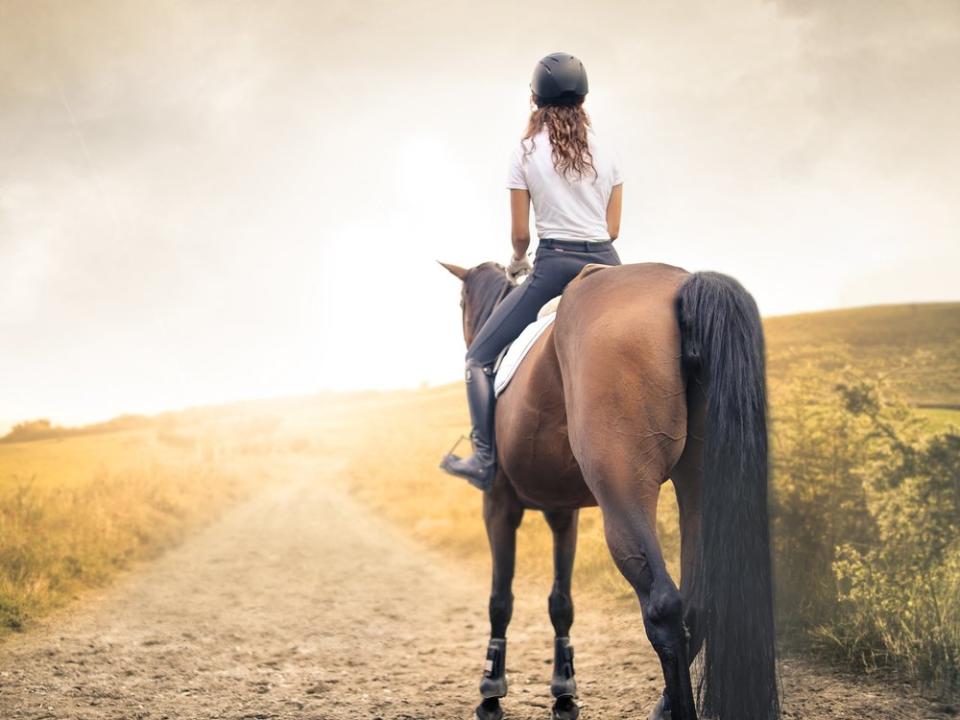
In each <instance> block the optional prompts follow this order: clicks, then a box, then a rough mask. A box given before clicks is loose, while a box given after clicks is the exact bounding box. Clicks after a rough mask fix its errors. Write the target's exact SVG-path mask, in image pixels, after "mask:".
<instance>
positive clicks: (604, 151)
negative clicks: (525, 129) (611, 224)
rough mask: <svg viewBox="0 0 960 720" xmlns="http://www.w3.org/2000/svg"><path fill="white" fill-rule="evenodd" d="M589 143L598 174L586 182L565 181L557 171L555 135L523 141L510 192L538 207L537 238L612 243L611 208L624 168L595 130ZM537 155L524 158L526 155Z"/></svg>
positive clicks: (509, 181) (509, 183) (515, 159)
mask: <svg viewBox="0 0 960 720" xmlns="http://www.w3.org/2000/svg"><path fill="white" fill-rule="evenodd" d="M587 142H588V144H589V146H590V152H591V154H592V155H593V166H594V168H595V169H596V171H597V176H596V177H595V176H594V174H593V172H592V171H590V170H587V171H586V172H585V173H584V176H583V177H582V178H579V179H577V178H576V176H575V175H574V179H572V180H571V179H570V178H569V177H563V176H562V175H560V174H559V173H558V172H557V171H556V170H555V169H554V167H553V158H552V157H551V148H550V135H549V134H548V132H547V128H546V127H544V128H543V130H541V131H540V132H539V133H538V134H537V135H535V136H534V137H533V138H531V140H522V141H520V143H519V144H518V145H517V147H515V148H514V150H513V154H512V155H511V157H510V171H509V173H508V175H507V187H508V188H510V189H511V190H527V191H529V192H530V200H531V202H532V203H533V214H534V217H535V220H536V226H537V237H538V238H550V239H551V240H609V239H610V234H609V233H608V232H607V204H608V202H609V201H610V193H611V191H612V190H613V188H614V187H615V186H616V185H619V184H621V183H622V182H623V178H622V177H621V176H620V165H619V163H618V162H617V159H616V157H615V156H614V154H613V152H611V151H610V149H609V148H607V147H606V146H604V145H603V144H602V143H600V142H598V141H597V138H596V135H595V134H594V132H593V130H592V129H590V130H588V131H587ZM531 148H532V152H530V153H529V154H528V155H526V156H524V153H525V152H527V151H530V149H531Z"/></svg>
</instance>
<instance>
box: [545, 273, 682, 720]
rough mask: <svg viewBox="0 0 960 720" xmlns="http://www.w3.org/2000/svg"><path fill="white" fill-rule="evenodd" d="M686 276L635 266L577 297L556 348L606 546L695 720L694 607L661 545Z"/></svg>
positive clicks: (591, 280) (678, 719)
mask: <svg viewBox="0 0 960 720" xmlns="http://www.w3.org/2000/svg"><path fill="white" fill-rule="evenodd" d="M684 276H685V273H683V271H681V270H679V269H677V268H670V267H668V266H650V265H647V266H624V267H623V268H611V269H608V270H602V271H597V272H595V273H593V274H591V275H589V276H581V277H580V278H578V280H576V281H574V283H572V284H571V286H570V287H569V288H568V289H567V292H566V293H565V295H564V299H563V301H562V302H561V306H560V311H559V315H558V318H557V321H556V325H557V329H556V344H557V352H558V356H559V358H560V364H561V367H562V370H563V389H564V395H565V406H566V411H567V417H568V428H569V435H570V443H571V447H572V449H573V453H574V455H575V456H576V459H577V461H578V463H579V464H580V467H581V469H582V471H583V475H584V479H585V481H586V483H587V485H588V486H589V488H590V490H591V491H592V492H593V494H594V496H595V497H596V499H597V500H598V502H599V504H600V508H601V510H602V512H603V519H604V531H605V534H606V539H607V544H608V546H609V548H610V552H611V554H612V555H613V558H614V561H615V562H616V564H617V567H618V568H619V569H620V571H621V573H623V575H624V577H625V578H626V579H627V581H628V582H629V583H630V584H631V585H632V587H633V588H634V590H635V592H636V594H637V597H638V599H639V601H640V606H641V611H642V614H643V621H644V627H645V629H646V632H647V636H648V638H649V639H650V642H651V644H652V645H653V647H654V649H655V650H656V652H657V655H658V656H659V658H660V662H661V665H662V668H663V673H664V681H665V684H666V695H667V698H668V700H669V704H670V709H671V712H672V717H673V718H674V720H692V719H694V718H696V710H695V707H694V702H693V690H692V684H691V681H690V673H689V658H688V657H687V647H686V645H687V642H686V635H685V632H684V627H683V602H682V600H681V597H680V593H679V591H678V589H677V586H676V584H675V583H674V581H673V579H672V578H671V577H670V575H669V573H668V572H667V569H666V565H665V563H664V560H663V555H662V553H661V550H660V546H659V543H658V541H657V537H656V531H655V528H656V504H657V497H658V495H659V489H660V485H661V484H662V483H663V481H664V480H665V479H666V477H667V474H668V473H669V471H670V469H671V468H673V466H674V465H676V463H677V461H678V459H679V458H680V456H681V454H682V452H683V448H684V444H685V434H686V421H687V416H686V399H685V391H684V390H685V389H684V382H683V376H682V373H681V367H680V363H679V362H678V361H677V357H678V356H679V348H680V336H679V328H678V326H677V322H676V317H675V314H674V308H673V297H674V295H675V293H676V289H677V286H678V285H679V284H680V282H681V280H682V279H683V277H684Z"/></svg>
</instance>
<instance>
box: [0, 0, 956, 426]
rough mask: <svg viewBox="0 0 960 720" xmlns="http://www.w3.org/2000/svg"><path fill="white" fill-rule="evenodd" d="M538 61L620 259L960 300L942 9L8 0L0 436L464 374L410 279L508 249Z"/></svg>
mask: <svg viewBox="0 0 960 720" xmlns="http://www.w3.org/2000/svg"><path fill="white" fill-rule="evenodd" d="M548 10H549V11H550V12H549V13H548V12H547V11H548ZM545 18H546V19H545ZM534 38H535V39H534ZM556 50H566V51H569V52H573V53H574V54H577V55H578V56H580V57H581V58H582V59H583V61H584V63H585V65H586V67H587V70H588V73H589V76H590V81H591V94H590V96H589V97H588V100H587V108H588V110H589V112H590V113H591V116H592V118H593V121H594V124H595V127H596V129H597V132H598V133H602V134H603V135H604V136H606V137H607V138H609V140H610V142H611V143H612V144H613V145H614V146H615V147H616V148H617V149H618V151H619V155H620V157H621V161H622V165H623V167H624V175H625V185H624V205H625V207H624V219H623V229H622V233H621V238H620V239H619V240H618V241H617V247H618V250H619V252H620V254H621V256H622V258H623V259H624V261H625V262H641V261H646V260H653V261H662V262H669V263H672V264H676V265H682V266H684V267H687V268H688V269H691V270H697V269H715V270H720V271H722V272H726V273H728V274H731V275H733V276H735V277H737V278H738V279H739V280H740V281H741V282H743V284H744V285H745V286H746V287H747V288H748V289H749V290H750V291H751V292H752V293H753V294H754V296H755V297H756V298H757V301H758V303H759V305H760V308H761V311H762V312H763V314H764V315H766V316H772V315H784V314H793V313H797V312H809V311H816V310H825V309H835V308H841V307H852V306H862V305H874V304H890V303H902V302H935V301H951V300H956V299H960V289H958V286H957V282H956V273H957V268H958V266H960V242H958V235H960V202H958V200H960V197H958V188H960V138H958V134H957V132H956V128H957V127H960V76H958V74H957V72H956V70H957V68H958V67H960V6H958V5H957V4H956V3H952V2H948V1H945V2H933V1H931V2H914V3H898V2H880V3H877V2H870V3H867V2H866V1H865V0H864V1H862V2H851V3H849V4H843V5H842V6H837V5H835V4H832V3H825V2H824V3H819V4H816V5H813V4H806V3H796V2H792V1H789V2H764V3H754V2H738V3H724V4H723V7H722V9H721V8H720V7H718V6H717V5H715V4H710V3H699V2H687V3H682V4H680V5H677V4H675V3H667V2H650V3H643V4H636V3H625V2H623V3H621V2H606V3H595V4H589V5H584V6H582V7H579V8H576V9H573V10H559V9H557V6H555V5H554V4H550V3H541V2H531V3H527V4H523V5H521V6H516V5H514V4H512V3H506V2H494V3H492V4H488V5H485V6H484V8H483V9H482V10H481V9H477V8H476V6H475V5H472V4H465V3H447V2H443V3H441V2H434V1H430V0H420V1H419V2H414V3H409V4H403V5H397V4H395V3H390V2H386V1H385V0H383V1H376V2H368V3H363V4H351V3H324V4H322V5H318V6H307V5H305V4H301V3H294V2H289V3H271V4H270V6H269V7H266V6H263V5H261V4H259V3H253V2H229V3H228V2H210V3H204V4H203V5H199V4H187V3H176V2H165V3H157V4H146V3H143V4H133V3H131V4H119V3H111V2H89V3H84V4H83V7H82V8H81V7H80V6H79V5H72V4H66V3H58V2H42V3H41V2H17V1H14V2H9V1H8V2H6V3H4V5H3V6H2V8H0V96H2V99H3V100H2V103H0V147H2V155H0V157H2V158H3V162H2V163H0V324H2V326H0V327H2V332H3V337H4V340H5V342H4V346H5V351H4V352H3V353H2V354H0V378H2V379H0V431H2V430H4V429H5V426H6V425H8V424H11V423H13V422H16V421H20V420H25V419H33V418H40V417H47V418H50V419H51V420H52V421H54V422H55V423H58V424H80V423H87V422H92V421H98V420H104V419H108V418H110V417H114V416H116V415H118V414H121V413H125V412H136V413H148V414H152V413H156V412H160V411H164V410H169V409H175V408H181V407H188V406H196V405H209V404H218V403H223V402H230V401H236V400H244V399H253V398H266V397H276V396H288V395H304V394H310V393H314V392H318V391H321V390H325V389H330V390H353V389H366V388H369V389H389V388H400V387H406V388H410V387H417V386H419V385H421V384H422V383H425V382H426V383H429V384H432V385H436V384H442V383H446V382H451V381H455V380H457V379H458V378H459V377H460V376H461V367H462V356H463V341H462V338H461V335H460V325H459V308H458V305H457V298H458V287H457V283H456V281H455V280H454V278H452V277H451V276H450V275H448V274H447V273H445V272H444V271H443V270H442V269H440V268H439V267H438V266H437V265H436V263H435V262H434V261H435V260H444V261H447V262H453V263H457V264H461V265H465V266H468V265H472V264H476V263H478V262H481V261H484V260H498V261H500V262H503V261H504V260H505V259H506V257H507V255H508V253H509V239H508V228H509V223H508V216H507V193H506V191H505V189H504V180H505V174H506V167H507V158H508V155H509V151H510V148H511V147H512V144H513V143H514V142H515V141H516V139H517V138H518V136H519V134H520V132H521V131H522V129H523V125H524V123H525V120H526V115H527V111H528V105H527V96H528V90H527V82H528V79H529V74H530V72H531V70H532V68H533V64H534V62H535V61H536V60H537V58H539V57H540V56H541V55H543V54H546V53H547V52H552V51H556Z"/></svg>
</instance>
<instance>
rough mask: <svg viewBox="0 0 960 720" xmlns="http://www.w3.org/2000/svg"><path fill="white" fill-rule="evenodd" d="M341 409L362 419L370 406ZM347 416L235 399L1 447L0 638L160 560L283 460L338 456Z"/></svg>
mask: <svg viewBox="0 0 960 720" xmlns="http://www.w3.org/2000/svg"><path fill="white" fill-rule="evenodd" d="M348 404H349V406H350V407H352V408H357V409H359V410H361V411H362V410H363V409H364V408H365V407H366V406H367V405H368V404H369V398H366V397H365V396H362V395H358V396H354V397H351V398H350V401H349V403H348ZM343 408H344V404H343V402H342V400H341V399H337V398H335V397H309V398H297V399H289V400H278V401H270V402H259V403H243V404H236V405H232V406H227V407H216V408H198V409H194V410H188V411H184V412H179V413H168V414H165V415H162V416H159V417H156V418H152V419H150V421H149V422H148V423H138V424H140V425H142V426H143V427H140V428H139V429H136V430H127V431H116V430H110V431H105V432H99V433H87V432H81V433H78V432H75V431H73V430H70V431H67V432H65V433H63V436H62V437H52V438H51V437H46V436H48V435H50V434H51V432H50V430H49V429H46V428H44V427H41V428H40V435H41V436H42V437H45V438H46V439H38V440H34V441H21V442H0V635H2V634H3V632H5V631H9V630H11V629H14V630H18V629H22V628H24V627H25V626H26V625H28V624H29V622H30V620H31V619H33V618H36V617H39V616H42V615H43V614H45V613H47V612H49V611H50V610H52V609H55V608H57V607H61V606H63V605H65V604H67V603H68V602H70V601H71V600H72V599H74V598H75V597H77V595H78V594H79V593H81V592H83V591H84V590H86V589H89V588H94V587H98V586H101V585H103V584H104V583H106V582H108V581H109V580H110V579H111V578H112V577H113V576H114V575H115V574H116V573H118V572H120V571H122V570H124V569H126V568H129V567H131V566H132V565H133V564H135V563H136V562H137V561H139V560H143V559H148V558H150V557H153V556H156V555H157V554H158V553H160V552H162V551H163V550H164V549H165V548H167V547H169V546H171V545H172V544H174V543H176V542H178V541H179V540H180V539H181V538H182V537H184V535H185V534H187V533H189V532H190V531H192V530H195V529H196V528H198V527H200V526H201V525H203V524H204V523H207V522H209V521H210V520H212V519H214V518H215V517H216V516H217V515H218V514H219V513H220V512H221V511H222V510H223V509H224V508H225V507H228V506H229V505H230V504H231V503H232V502H234V501H235V500H237V499H238V498H242V497H244V496H246V495H247V494H249V493H250V492H252V491H254V490H256V489H257V487H259V486H260V485H262V484H263V483H264V482H270V481H272V480H273V479H275V478H277V477H278V476H282V471H281V469H282V468H283V467H284V463H283V460H284V458H285V457H286V456H296V457H303V456H309V455H310V454H311V453H316V454H326V453H331V452H333V453H338V454H342V453H343V447H342V446H338V445H337V444H336V442H337V441H336V440H335V438H336V437H346V436H347V435H348V434H349V433H350V432H352V433H353V436H354V437H356V436H357V431H356V427H355V426H354V425H351V424H350V421H349V419H347V418H346V417H345V416H344V413H343ZM351 428H352V431H351ZM23 434H24V433H23V431H22V429H21V432H20V435H21V436H22V435H23ZM26 434H27V435H29V433H26ZM281 479H282V477H281Z"/></svg>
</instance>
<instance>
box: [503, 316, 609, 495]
mask: <svg viewBox="0 0 960 720" xmlns="http://www.w3.org/2000/svg"><path fill="white" fill-rule="evenodd" d="M496 438H497V453H498V456H499V461H500V467H501V468H502V469H503V471H504V472H505V473H506V475H507V477H508V478H509V480H510V482H511V484H512V485H513V487H514V489H515V490H516V492H517V495H519V497H520V499H521V500H523V502H524V503H526V504H527V505H529V506H531V507H537V508H543V509H561V508H577V507H588V506H591V505H596V504H597V502H596V500H595V499H594V497H593V494H592V493H591V492H590V489H589V488H588V487H587V486H586V484H585V483H584V481H583V474H582V473H581V472H580V466H579V465H578V464H577V461H576V459H575V458H574V456H573V451H572V450H571V449H570V440H569V437H568V435H567V415H566V410H565V408H564V401H563V382H562V380H561V377H560V365H559V363H558V362H557V355H556V351H555V349H554V344H553V328H552V327H551V328H550V329H549V330H548V331H547V332H545V333H544V334H543V335H542V336H541V337H540V339H539V340H538V341H537V343H536V344H535V345H534V346H533V347H532V348H531V349H530V351H529V352H528V353H527V356H526V357H525V358H524V360H523V362H522V363H521V364H520V367H519V368H517V371H516V373H515V374H514V376H513V379H511V381H510V384H509V385H508V386H507V388H506V389H505V390H504V392H503V393H502V394H501V395H500V398H499V400H498V402H497V414H496Z"/></svg>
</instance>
